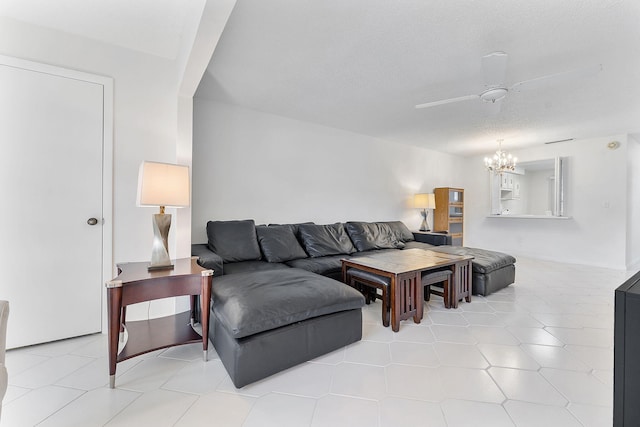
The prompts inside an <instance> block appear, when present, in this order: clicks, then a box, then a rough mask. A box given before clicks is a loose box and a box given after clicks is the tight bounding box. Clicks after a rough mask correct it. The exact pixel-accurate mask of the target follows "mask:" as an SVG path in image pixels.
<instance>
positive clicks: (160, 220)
mask: <svg viewBox="0 0 640 427" xmlns="http://www.w3.org/2000/svg"><path fill="white" fill-rule="evenodd" d="M170 227H171V214H164V213H160V214H155V215H153V246H152V247H151V262H150V263H149V268H148V270H149V271H156V270H171V269H173V264H171V258H169V249H168V248H169V245H168V238H169V228H170Z"/></svg>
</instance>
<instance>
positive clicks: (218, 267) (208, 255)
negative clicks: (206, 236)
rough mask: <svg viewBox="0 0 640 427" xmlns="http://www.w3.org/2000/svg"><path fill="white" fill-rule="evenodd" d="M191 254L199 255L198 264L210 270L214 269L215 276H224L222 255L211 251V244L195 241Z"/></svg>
mask: <svg viewBox="0 0 640 427" xmlns="http://www.w3.org/2000/svg"><path fill="white" fill-rule="evenodd" d="M191 256H197V257H198V261H197V262H198V265H200V266H201V267H204V268H208V269H209V270H213V275H214V276H222V275H223V274H224V262H223V261H222V258H220V255H218V254H217V253H215V252H211V250H210V249H209V246H208V245H206V244H204V243H194V244H192V245H191Z"/></svg>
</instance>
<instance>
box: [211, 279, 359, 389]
mask: <svg viewBox="0 0 640 427" xmlns="http://www.w3.org/2000/svg"><path fill="white" fill-rule="evenodd" d="M212 301H213V304H212V306H211V321H210V328H209V338H210V339H211V342H212V343H213V346H214V347H215V349H216V351H217V353H218V355H219V356H220V360H221V361H222V363H223V365H224V367H225V368H226V370H227V372H228V373H229V376H230V377H231V380H232V381H233V384H234V385H235V386H236V387H238V388H240V387H243V386H244V385H247V384H249V383H252V382H254V381H258V380H260V379H262V378H265V377H267V376H269V375H272V374H275V373H276V372H280V371H282V370H284V369H287V368H290V367H292V366H294V365H297V364H299V363H302V362H305V361H307V360H310V359H313V358H315V357H318V356H321V355H323V354H325V353H328V352H331V351H333V350H336V349H338V348H341V347H344V346H346V345H348V344H351V343H353V342H356V341H359V340H360V339H361V338H362V313H361V308H362V306H363V305H364V297H363V296H362V295H361V294H360V293H359V292H358V291H356V290H355V289H352V288H350V287H349V286H347V285H345V284H343V283H341V282H338V281H336V280H333V279H329V278H327V277H323V276H319V275H317V274H314V273H310V272H308V271H305V270H300V269H297V268H288V269H282V270H273V271H257V272H248V273H238V274H233V275H229V276H222V277H218V278H216V280H214V284H213V286H212Z"/></svg>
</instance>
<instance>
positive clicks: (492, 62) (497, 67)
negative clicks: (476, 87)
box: [482, 52, 509, 88]
mask: <svg viewBox="0 0 640 427" xmlns="http://www.w3.org/2000/svg"><path fill="white" fill-rule="evenodd" d="M508 61H509V55H507V54H506V53H505V52H492V53H490V54H488V55H485V56H483V57H482V75H483V76H484V85H485V86H486V87H488V88H489V87H501V86H504V83H505V82H506V77H507V62H508Z"/></svg>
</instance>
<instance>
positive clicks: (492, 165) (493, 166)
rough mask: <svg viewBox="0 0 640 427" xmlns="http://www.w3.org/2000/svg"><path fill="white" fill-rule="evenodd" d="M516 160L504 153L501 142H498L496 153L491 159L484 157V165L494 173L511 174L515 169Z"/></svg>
mask: <svg viewBox="0 0 640 427" xmlns="http://www.w3.org/2000/svg"><path fill="white" fill-rule="evenodd" d="M517 161H518V159H517V158H516V157H513V156H512V155H511V154H507V152H506V151H502V140H501V139H499V140H498V151H496V154H494V155H493V157H485V158H484V165H485V166H486V168H487V169H488V170H490V171H493V172H495V173H500V172H513V171H514V170H515V169H516V162H517Z"/></svg>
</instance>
